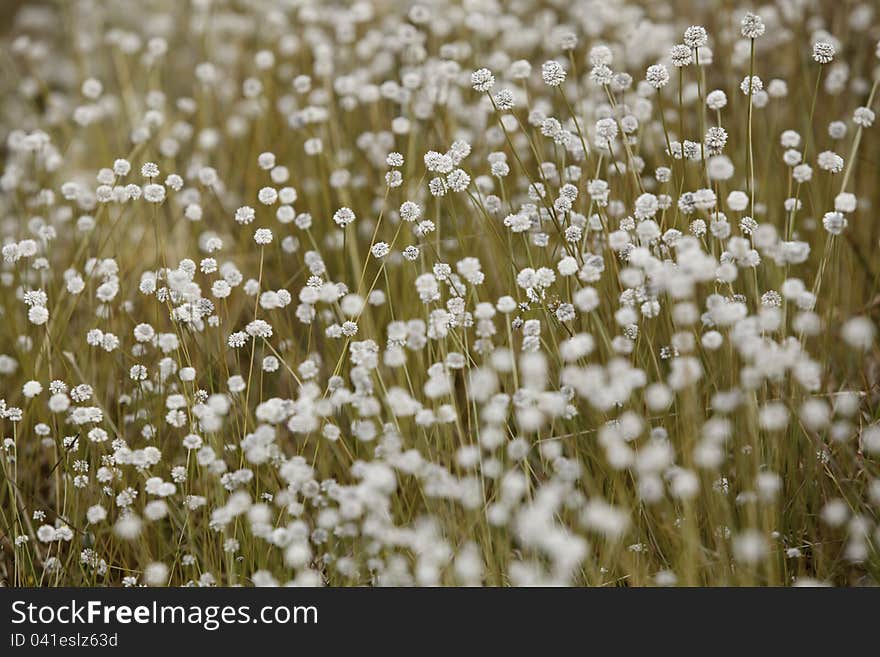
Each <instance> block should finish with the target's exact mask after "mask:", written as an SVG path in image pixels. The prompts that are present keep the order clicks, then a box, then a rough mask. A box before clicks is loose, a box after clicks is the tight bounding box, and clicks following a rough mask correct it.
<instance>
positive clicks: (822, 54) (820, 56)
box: [813, 41, 834, 64]
mask: <svg viewBox="0 0 880 657" xmlns="http://www.w3.org/2000/svg"><path fill="white" fill-rule="evenodd" d="M833 59H834V44H832V43H830V42H828V41H817V42H816V43H814V44H813V61H816V62H818V63H819V64H828V63H829V62H831V60H833Z"/></svg>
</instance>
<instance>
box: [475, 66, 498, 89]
mask: <svg viewBox="0 0 880 657" xmlns="http://www.w3.org/2000/svg"><path fill="white" fill-rule="evenodd" d="M471 86H472V87H473V88H474V90H475V91H491V90H492V87H494V86H495V76H494V75H492V71H490V70H489V69H488V68H480V69H477V70H476V71H474V72H473V73H471Z"/></svg>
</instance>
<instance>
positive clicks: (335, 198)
mask: <svg viewBox="0 0 880 657" xmlns="http://www.w3.org/2000/svg"><path fill="white" fill-rule="evenodd" d="M680 4H681V3H678V4H676V3H667V2H666V1H665V0H647V1H640V2H630V1H628V0H619V1H615V2H611V3H596V2H592V1H590V0H583V1H575V2H568V3H559V2H542V1H540V0H534V1H524V2H516V3H492V2H483V3H463V4H462V3H455V2H447V1H446V0H438V1H437V2H429V3H417V4H413V3H411V2H402V1H400V2H398V1H391V2H383V3H378V2H377V3H371V2H358V3H351V4H346V5H343V6H338V5H335V4H332V3H331V4H327V3H320V2H314V3H313V2H288V3H257V2H254V3H226V2H215V3H209V2H198V3H180V2H171V1H170V0H167V1H166V0H158V1H157V2H153V3H149V7H148V8H147V7H141V6H139V5H138V6H132V4H131V3H94V2H71V3H64V7H61V6H58V7H55V6H54V5H33V6H31V5H28V4H27V3H25V6H24V7H23V8H22V9H21V10H20V11H19V12H18V13H17V15H16V17H15V18H14V19H12V20H11V24H10V29H9V32H8V33H7V34H6V35H5V36H4V37H2V39H3V40H4V43H3V49H4V52H6V53H8V62H7V68H9V70H10V75H5V74H4V76H3V79H2V81H0V85H2V86H3V92H4V93H3V100H2V102H0V117H2V118H0V126H2V132H0V136H2V139H3V141H4V144H5V149H4V155H3V162H2V172H0V188H2V191H3V194H2V195H0V214H2V221H0V242H2V262H0V319H2V324H0V440H2V445H0V511H2V513H0V584H9V585H15V584H27V585H74V586H79V585H122V586H133V585H140V584H146V585H156V586H161V585H198V586H211V585H216V584H222V585H237V584H245V585H258V586H273V585H281V584H295V585H308V586H316V585H323V584H334V585H409V584H419V585H449V584H457V585H509V584H510V585H535V584H538V585H548V584H553V585H558V584H561V585H583V584H588V585H605V584H613V583H618V584H627V585H636V586H642V585H674V584H676V583H679V584H687V585H695V584H721V585H729V584H743V585H753V584H772V585H788V584H793V583H806V584H810V583H829V584H854V583H875V584H876V579H875V578H876V576H877V573H878V572H880V557H878V554H880V524H878V513H880V422H878V417H880V413H878V408H880V393H878V390H880V386H878V373H880V350H878V346H877V342H876V333H877V321H878V317H880V311H878V303H877V299H876V296H877V288H876V281H877V280H878V277H880V266H878V262H877V258H876V257H874V252H875V247H876V245H877V239H878V228H877V222H876V221H875V220H874V214H875V213H876V210H877V207H878V206H880V192H878V190H877V186H876V167H874V166H872V163H875V162H876V161H878V159H880V140H878V139H877V138H876V135H875V133H874V131H875V130H876V127H873V124H874V122H875V118H876V114H875V113H876V108H877V102H878V101H877V96H878V94H877V91H878V84H880V82H878V81H880V60H878V59H877V57H878V56H880V44H877V42H876V39H877V36H878V29H880V23H878V22H877V21H878V18H880V16H878V15H877V12H876V11H874V10H873V6H872V4H871V3H870V2H855V3H850V4H849V5H847V9H846V11H848V12H849V15H848V16H847V17H846V20H835V21H833V22H832V21H828V20H827V15H828V14H829V12H827V11H824V12H823V11H822V9H823V8H828V7H830V3H829V2H825V1H824V0H822V1H820V2H813V3H794V4H796V5H797V7H794V6H793V5H792V6H790V5H791V3H777V4H775V5H772V6H768V7H766V8H763V9H761V10H760V15H757V14H755V13H751V12H746V11H745V8H743V9H742V10H739V9H735V10H734V9H733V8H729V9H728V10H726V11H721V12H717V13H720V14H723V15H720V16H718V15H709V11H710V10H709V9H708V8H705V7H703V6H702V3H697V2H692V3H684V4H685V5H690V6H691V7H690V8H691V9H692V11H691V12H689V13H688V15H687V22H683V23H681V24H679V23H678V22H677V20H673V19H672V18H671V17H673V16H676V15H677V9H678V8H679V5H680ZM722 4H724V5H725V6H727V5H728V4H730V3H722ZM606 5H608V6H606ZM673 5H674V7H673ZM713 11H714V10H713ZM839 11H844V9H842V8H840V9H839ZM660 17H664V18H660ZM701 23H702V25H701ZM703 25H706V26H707V27H703ZM709 26H712V28H711V29H709ZM65 30H69V31H70V33H69V34H68V33H66V32H65ZM831 30H835V31H834V32H832V31H831ZM806 37H808V38H806Z"/></svg>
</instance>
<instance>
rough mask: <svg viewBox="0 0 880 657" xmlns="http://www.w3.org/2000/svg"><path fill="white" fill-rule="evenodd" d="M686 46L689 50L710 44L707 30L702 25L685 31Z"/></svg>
mask: <svg viewBox="0 0 880 657" xmlns="http://www.w3.org/2000/svg"><path fill="white" fill-rule="evenodd" d="M683 41H684V44H685V45H686V46H688V47H689V48H702V47H703V46H705V45H706V44H707V43H709V35H708V34H706V28H704V27H702V26H700V25H691V26H690V27H689V28H687V29H686V30H685V31H684V39H683Z"/></svg>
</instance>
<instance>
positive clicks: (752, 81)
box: [739, 75, 764, 96]
mask: <svg viewBox="0 0 880 657" xmlns="http://www.w3.org/2000/svg"><path fill="white" fill-rule="evenodd" d="M739 88H740V91H742V92H743V93H744V94H745V95H746V96H752V95H754V94H756V93H757V92H759V91H761V90H762V89H763V88H764V83H763V82H761V78H759V77H758V76H757V75H753V76H752V77H751V78H750V77H749V76H748V75H747V76H746V77H744V78H743V81H742V82H741V83H740V85H739Z"/></svg>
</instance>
